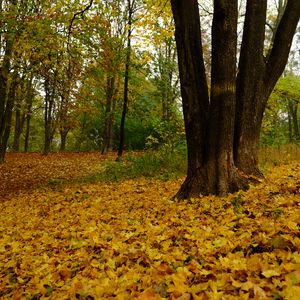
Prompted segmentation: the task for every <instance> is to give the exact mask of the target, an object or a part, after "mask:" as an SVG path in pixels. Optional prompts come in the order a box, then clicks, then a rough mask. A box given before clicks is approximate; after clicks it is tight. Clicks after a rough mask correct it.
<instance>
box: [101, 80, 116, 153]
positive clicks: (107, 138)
mask: <svg viewBox="0 0 300 300" xmlns="http://www.w3.org/2000/svg"><path fill="white" fill-rule="evenodd" d="M114 94H115V76H111V77H108V78H107V86H106V106H105V123H104V130H103V145H102V150H101V154H106V153H107V152H108V151H109V150H110V149H111V148H112V138H113V123H114V106H115V105H114Z"/></svg>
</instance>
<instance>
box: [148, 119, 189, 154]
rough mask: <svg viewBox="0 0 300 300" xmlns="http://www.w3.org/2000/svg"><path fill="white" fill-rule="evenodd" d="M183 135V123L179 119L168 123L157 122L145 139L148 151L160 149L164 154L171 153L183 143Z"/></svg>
mask: <svg viewBox="0 0 300 300" xmlns="http://www.w3.org/2000/svg"><path fill="white" fill-rule="evenodd" d="M184 139H185V133H184V126H183V121H182V120H180V119H179V118H177V119H172V120H170V121H157V122H156V123H155V124H154V127H153V130H152V132H151V134H150V135H149V136H148V137H147V142H146V146H147V148H148V149H161V150H162V151H164V152H173V150H175V149H176V148H177V147H178V146H179V145H181V144H183V143H184Z"/></svg>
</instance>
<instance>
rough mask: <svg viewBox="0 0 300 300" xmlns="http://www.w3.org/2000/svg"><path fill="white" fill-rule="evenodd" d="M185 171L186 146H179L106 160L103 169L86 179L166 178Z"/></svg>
mask: <svg viewBox="0 0 300 300" xmlns="http://www.w3.org/2000/svg"><path fill="white" fill-rule="evenodd" d="M185 173H186V148H185V147H183V146H181V147H178V148H176V150H175V149H174V151H173V152H172V153H170V152H169V153H167V152H165V151H148V152H146V153H144V154H136V153H133V154H129V155H128V156H125V157H124V158H123V160H122V161H119V162H116V161H108V162H106V163H105V168H104V171H103V172H101V173H99V174H97V175H95V176H93V177H90V178H86V180H87V181H98V180H104V181H115V180H121V179H134V178H139V177H151V178H159V179H162V180H167V179H169V178H174V177H178V176H183V175H184V174H185Z"/></svg>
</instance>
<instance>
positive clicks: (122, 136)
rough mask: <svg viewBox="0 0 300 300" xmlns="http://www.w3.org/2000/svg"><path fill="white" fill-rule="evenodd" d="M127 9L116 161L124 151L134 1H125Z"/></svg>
mask: <svg viewBox="0 0 300 300" xmlns="http://www.w3.org/2000/svg"><path fill="white" fill-rule="evenodd" d="M127 3H128V4H127V7H128V31H127V48H126V51H127V53H126V62H125V74H124V99H123V109H122V117H121V124H120V143H119V148H118V157H117V160H121V157H122V155H123V150H124V143H125V119H126V113H127V106H128V86H129V68H130V61H131V34H132V21H133V11H134V3H135V0H132V2H131V0H127Z"/></svg>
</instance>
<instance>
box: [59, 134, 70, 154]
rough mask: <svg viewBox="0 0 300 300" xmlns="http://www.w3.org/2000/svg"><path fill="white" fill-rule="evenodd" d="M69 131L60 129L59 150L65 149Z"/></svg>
mask: <svg viewBox="0 0 300 300" xmlns="http://www.w3.org/2000/svg"><path fill="white" fill-rule="evenodd" d="M68 132H69V131H60V147H59V151H60V152H64V151H66V143H67V136H68Z"/></svg>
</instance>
